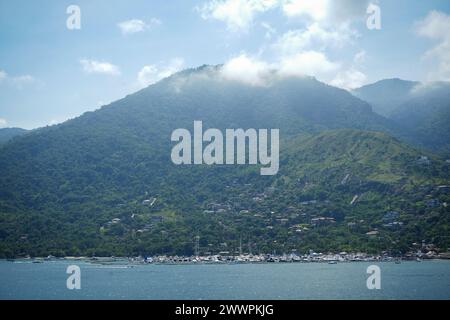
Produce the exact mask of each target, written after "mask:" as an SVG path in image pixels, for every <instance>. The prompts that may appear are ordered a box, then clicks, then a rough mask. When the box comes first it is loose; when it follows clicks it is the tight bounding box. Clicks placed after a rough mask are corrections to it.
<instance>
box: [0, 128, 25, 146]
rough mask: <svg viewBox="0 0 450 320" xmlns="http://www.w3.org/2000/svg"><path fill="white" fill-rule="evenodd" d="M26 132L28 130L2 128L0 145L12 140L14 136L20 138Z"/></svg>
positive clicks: (0, 130)
mask: <svg viewBox="0 0 450 320" xmlns="http://www.w3.org/2000/svg"><path fill="white" fill-rule="evenodd" d="M26 132H28V130H25V129H21V128H3V129H0V145H2V144H4V143H6V142H8V141H9V140H11V139H12V138H14V137H16V136H20V135H22V134H24V133H26Z"/></svg>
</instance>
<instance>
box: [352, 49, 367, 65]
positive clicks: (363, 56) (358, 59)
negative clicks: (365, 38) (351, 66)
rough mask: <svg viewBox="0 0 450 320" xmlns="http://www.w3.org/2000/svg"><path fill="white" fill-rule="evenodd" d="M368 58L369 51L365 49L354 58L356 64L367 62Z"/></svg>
mask: <svg viewBox="0 0 450 320" xmlns="http://www.w3.org/2000/svg"><path fill="white" fill-rule="evenodd" d="M366 58H367V52H366V51H365V50H361V51H359V52H358V53H356V54H355V57H354V58H353V62H354V63H356V64H362V63H364V62H366Z"/></svg>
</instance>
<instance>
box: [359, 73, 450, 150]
mask: <svg viewBox="0 0 450 320" xmlns="http://www.w3.org/2000/svg"><path fill="white" fill-rule="evenodd" d="M353 94H355V95H356V96H357V97H359V98H361V99H363V100H364V101H367V102H368V103H370V104H371V105H372V106H373V108H374V111H376V112H378V113H380V114H384V115H386V116H388V118H390V119H391V120H392V121H394V122H395V124H396V126H397V128H398V129H399V131H398V132H397V133H396V136H398V137H400V138H402V139H403V140H405V141H408V142H409V143H411V144H413V145H416V146H420V147H422V148H426V149H428V150H433V151H437V152H440V153H443V154H447V155H449V154H450V152H449V151H448V150H450V83H446V82H435V83H428V84H421V83H418V82H411V81H404V80H400V79H390V80H382V81H379V82H377V83H374V84H371V85H367V86H364V87H362V88H359V89H357V90H355V91H354V92H353Z"/></svg>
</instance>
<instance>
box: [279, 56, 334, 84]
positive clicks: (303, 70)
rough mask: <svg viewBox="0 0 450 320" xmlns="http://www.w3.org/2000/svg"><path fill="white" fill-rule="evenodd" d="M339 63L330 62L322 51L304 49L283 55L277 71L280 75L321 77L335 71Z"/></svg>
mask: <svg viewBox="0 0 450 320" xmlns="http://www.w3.org/2000/svg"><path fill="white" fill-rule="evenodd" d="M338 69H339V64H338V63H335V62H331V61H330V60H328V58H327V57H326V56H325V54H323V53H322V52H317V51H306V52H302V53H298V54H294V55H292V56H285V57H283V58H282V59H281V61H280V66H279V72H280V74H281V75H282V76H306V75H309V76H315V77H318V78H322V77H323V76H326V75H328V74H330V73H333V72H336V71H337V70H338Z"/></svg>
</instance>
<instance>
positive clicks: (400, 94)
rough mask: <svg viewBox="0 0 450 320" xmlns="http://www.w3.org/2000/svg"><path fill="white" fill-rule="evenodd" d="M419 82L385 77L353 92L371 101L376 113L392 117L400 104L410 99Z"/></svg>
mask: <svg viewBox="0 0 450 320" xmlns="http://www.w3.org/2000/svg"><path fill="white" fill-rule="evenodd" d="M418 84H419V82H415V81H406V80H401V79H385V80H381V81H378V82H375V83H373V84H369V85H366V86H363V87H361V88H358V89H355V90H353V91H352V93H353V94H354V95H355V96H357V97H358V98H360V99H362V100H364V101H367V102H368V103H370V104H371V105H372V107H373V110H374V111H375V112H376V113H378V114H380V115H383V116H385V117H390V115H391V114H392V112H393V111H395V109H397V107H398V106H399V105H401V104H403V103H404V102H406V101H407V100H409V99H410V97H411V91H412V89H413V88H414V87H415V86H417V85H418Z"/></svg>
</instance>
